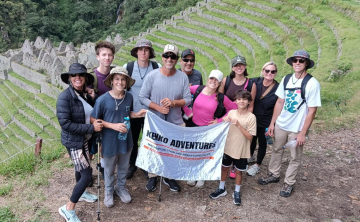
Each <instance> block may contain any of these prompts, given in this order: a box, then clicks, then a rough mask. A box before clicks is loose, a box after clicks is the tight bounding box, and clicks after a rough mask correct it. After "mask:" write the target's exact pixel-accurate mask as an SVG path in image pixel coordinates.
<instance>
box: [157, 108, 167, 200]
mask: <svg viewBox="0 0 360 222" xmlns="http://www.w3.org/2000/svg"><path fill="white" fill-rule="evenodd" d="M167 117H168V114H165V121H167ZM162 180H163V177H162V176H160V187H159V198H158V201H159V202H161V184H162Z"/></svg>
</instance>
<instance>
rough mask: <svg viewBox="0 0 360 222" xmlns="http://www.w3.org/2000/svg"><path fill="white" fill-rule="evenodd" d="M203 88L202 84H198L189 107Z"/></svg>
mask: <svg viewBox="0 0 360 222" xmlns="http://www.w3.org/2000/svg"><path fill="white" fill-rule="evenodd" d="M204 88H205V86H203V85H199V86H198V87H197V89H196V91H195V93H194V97H193V100H192V102H191V107H193V105H194V102H195V99H196V98H197V97H198V95H199V94H200V93H201V91H202V90H203V89H204Z"/></svg>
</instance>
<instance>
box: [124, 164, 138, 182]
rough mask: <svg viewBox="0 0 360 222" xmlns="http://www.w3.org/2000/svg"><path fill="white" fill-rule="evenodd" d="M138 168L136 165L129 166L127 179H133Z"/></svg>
mask: <svg viewBox="0 0 360 222" xmlns="http://www.w3.org/2000/svg"><path fill="white" fill-rule="evenodd" d="M136 170H137V167H136V166H129V169H128V172H127V174H126V179H131V178H132V177H133V176H134V173H135V172H136Z"/></svg>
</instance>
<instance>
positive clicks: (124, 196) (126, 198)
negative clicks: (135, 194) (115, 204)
mask: <svg viewBox="0 0 360 222" xmlns="http://www.w3.org/2000/svg"><path fill="white" fill-rule="evenodd" d="M115 194H116V195H117V196H118V197H120V200H121V201H122V202H124V203H130V202H131V196H130V194H129V191H128V190H127V189H125V188H123V189H117V188H115Z"/></svg>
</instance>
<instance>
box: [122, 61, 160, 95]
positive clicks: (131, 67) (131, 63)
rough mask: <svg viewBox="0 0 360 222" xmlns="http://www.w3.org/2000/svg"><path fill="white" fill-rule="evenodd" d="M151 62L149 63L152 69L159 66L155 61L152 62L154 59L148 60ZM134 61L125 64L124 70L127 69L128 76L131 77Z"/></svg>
mask: <svg viewBox="0 0 360 222" xmlns="http://www.w3.org/2000/svg"><path fill="white" fill-rule="evenodd" d="M150 62H151V65H152V67H153V69H157V68H159V65H158V64H157V62H154V61H150ZM134 63H135V62H129V63H128V64H127V66H126V70H127V71H128V74H129V76H130V77H131V75H132V72H133V70H134ZM130 89H131V87H129V88H128V89H127V90H128V91H129V90H130Z"/></svg>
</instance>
